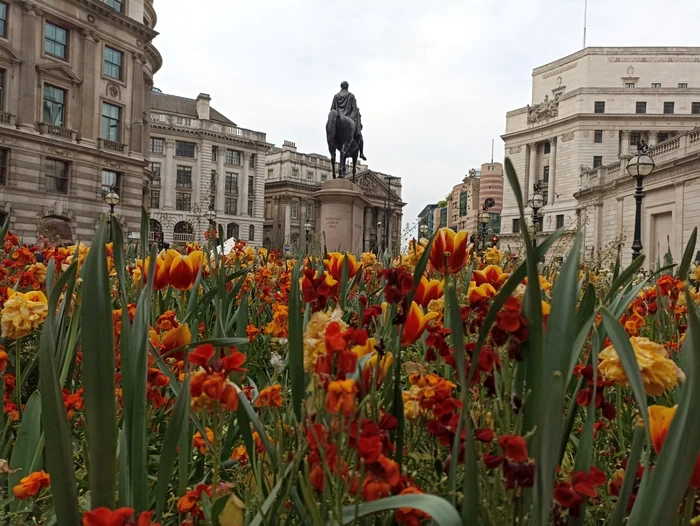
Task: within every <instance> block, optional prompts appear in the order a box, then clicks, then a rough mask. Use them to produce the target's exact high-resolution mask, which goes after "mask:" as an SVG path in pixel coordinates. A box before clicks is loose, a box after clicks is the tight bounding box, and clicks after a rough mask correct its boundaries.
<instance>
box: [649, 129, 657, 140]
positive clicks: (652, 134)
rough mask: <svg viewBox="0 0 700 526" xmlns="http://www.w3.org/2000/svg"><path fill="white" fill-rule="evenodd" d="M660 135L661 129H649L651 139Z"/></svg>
mask: <svg viewBox="0 0 700 526" xmlns="http://www.w3.org/2000/svg"><path fill="white" fill-rule="evenodd" d="M658 136H659V130H649V139H650V140H651V139H656V138H657V137H658Z"/></svg>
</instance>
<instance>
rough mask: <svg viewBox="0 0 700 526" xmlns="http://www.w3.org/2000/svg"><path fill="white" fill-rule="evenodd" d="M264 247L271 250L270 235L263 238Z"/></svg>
mask: <svg viewBox="0 0 700 526" xmlns="http://www.w3.org/2000/svg"><path fill="white" fill-rule="evenodd" d="M263 247H265V248H266V249H268V250H270V249H271V248H272V239H270V238H269V237H266V238H265V239H264V240H263Z"/></svg>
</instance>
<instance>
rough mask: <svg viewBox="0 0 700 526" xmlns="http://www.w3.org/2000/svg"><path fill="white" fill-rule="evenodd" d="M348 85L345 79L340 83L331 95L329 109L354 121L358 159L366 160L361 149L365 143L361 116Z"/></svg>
mask: <svg viewBox="0 0 700 526" xmlns="http://www.w3.org/2000/svg"><path fill="white" fill-rule="evenodd" d="M349 87H350V85H349V84H348V83H347V82H346V81H343V82H341V83H340V91H339V92H338V93H336V94H335V96H334V97H333V102H332V103H331V110H335V111H337V112H338V114H339V115H345V116H346V117H348V118H350V119H352V120H353V121H354V122H355V140H356V141H357V144H358V146H359V150H360V159H362V160H363V161H366V160H367V158H366V157H365V154H364V151H363V150H364V146H365V145H364V139H363V138H362V116H361V115H360V108H358V107H357V101H356V100H355V95H353V94H352V93H350V92H349V91H348V88H349Z"/></svg>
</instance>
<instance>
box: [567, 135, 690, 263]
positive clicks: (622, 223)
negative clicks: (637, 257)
mask: <svg viewBox="0 0 700 526" xmlns="http://www.w3.org/2000/svg"><path fill="white" fill-rule="evenodd" d="M649 153H650V155H651V156H652V157H653V159H654V162H655V163H656V169H655V170H654V171H653V172H652V173H651V175H649V176H648V177H646V178H645V179H644V200H643V202H642V223H641V231H642V236H641V239H642V245H643V247H644V249H643V253H644V254H645V255H646V261H645V266H646V268H647V269H648V268H650V266H652V265H655V264H656V262H657V261H663V259H664V255H665V254H666V252H667V251H668V250H669V249H670V250H671V253H672V254H673V259H674V261H676V262H678V261H680V259H681V257H682V256H683V250H684V249H685V245H686V243H687V242H688V239H689V237H690V235H691V233H692V232H693V228H695V227H698V226H700V160H699V159H700V128H698V129H695V130H694V131H691V132H688V133H685V134H683V135H679V136H677V137H675V138H674V139H671V140H669V141H665V142H663V143H661V144H659V145H657V146H655V147H652V148H650V152H649ZM626 167H627V158H623V159H622V161H618V162H615V163H612V164H608V165H606V166H602V167H600V168H598V169H596V170H586V171H585V172H583V173H582V174H581V175H580V177H579V181H580V182H579V184H580V188H581V189H580V190H579V191H578V192H577V193H576V198H577V199H578V207H577V209H576V212H577V226H578V228H579V229H580V230H582V231H583V233H584V238H585V244H586V251H587V254H588V255H589V256H590V255H593V256H594V257H595V255H596V254H598V253H600V252H601V251H602V249H604V248H605V247H606V245H609V244H614V243H617V242H619V241H622V242H623V243H624V248H623V250H622V262H623V264H629V263H630V261H631V258H632V248H631V246H632V241H633V239H634V216H635V199H634V192H635V188H636V181H635V179H633V178H632V177H630V176H629V175H628V174H627V170H626Z"/></svg>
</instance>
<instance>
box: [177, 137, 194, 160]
mask: <svg viewBox="0 0 700 526" xmlns="http://www.w3.org/2000/svg"><path fill="white" fill-rule="evenodd" d="M175 155H176V156H177V157H190V158H192V159H194V143H193V142H185V141H175Z"/></svg>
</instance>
